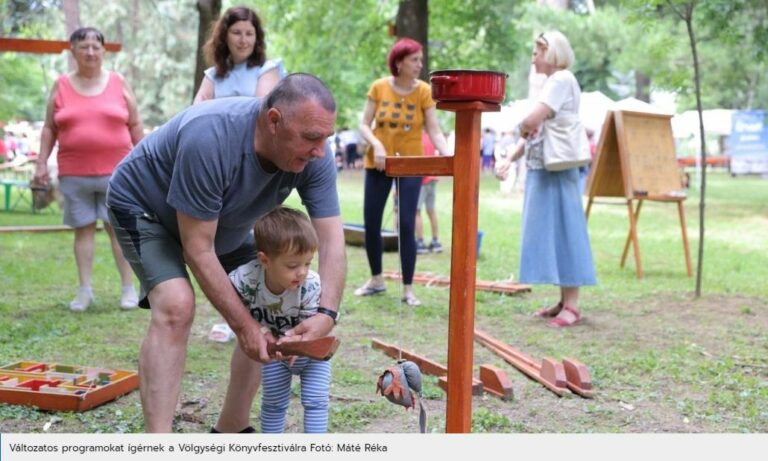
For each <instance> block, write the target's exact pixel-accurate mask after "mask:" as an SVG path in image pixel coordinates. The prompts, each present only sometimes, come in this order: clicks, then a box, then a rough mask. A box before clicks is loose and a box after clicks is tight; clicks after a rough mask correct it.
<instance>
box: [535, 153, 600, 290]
mask: <svg viewBox="0 0 768 461" xmlns="http://www.w3.org/2000/svg"><path fill="white" fill-rule="evenodd" d="M520 281H521V282H522V283H530V284H553V285H558V286H561V287H578V286H584V285H595V284H596V283H597V280H596V277H595V266H594V263H593V261H592V248H591V247H590V244H589V234H588V233H587V221H586V218H585V217H584V209H583V207H582V204H581V194H580V192H579V169H578V168H571V169H568V170H564V171H557V172H550V171H547V170H544V169H536V170H530V169H529V170H528V175H527V177H526V179H525V199H524V202H523V230H522V240H521V244H520Z"/></svg>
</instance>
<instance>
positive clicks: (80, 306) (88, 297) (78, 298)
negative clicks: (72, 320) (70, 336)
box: [69, 287, 93, 312]
mask: <svg viewBox="0 0 768 461" xmlns="http://www.w3.org/2000/svg"><path fill="white" fill-rule="evenodd" d="M91 301H93V292H92V291H91V288H90V287H80V288H78V289H77V294H76V295H75V299H73V300H72V302H71V303H69V310H71V311H74V312H83V311H84V310H86V309H88V306H90V305H91Z"/></svg>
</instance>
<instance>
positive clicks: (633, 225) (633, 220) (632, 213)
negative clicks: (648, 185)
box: [621, 199, 643, 279]
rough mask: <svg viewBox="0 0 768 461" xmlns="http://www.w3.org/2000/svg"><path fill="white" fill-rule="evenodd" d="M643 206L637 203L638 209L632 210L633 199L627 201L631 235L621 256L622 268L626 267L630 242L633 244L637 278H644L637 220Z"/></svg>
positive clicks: (640, 202)
mask: <svg viewBox="0 0 768 461" xmlns="http://www.w3.org/2000/svg"><path fill="white" fill-rule="evenodd" d="M642 206H643V201H642V200H638V201H637V208H636V209H635V210H633V209H632V199H629V200H627V209H628V211H629V235H628V236H627V241H626V243H625V244H624V253H623V254H622V256H621V267H624V263H625V262H626V259H627V252H628V250H629V242H630V241H631V242H632V249H633V251H634V255H635V269H636V272H637V278H639V279H641V278H643V263H642V261H641V260H640V243H639V242H638V240H637V218H638V217H639V216H640V208H641V207H642Z"/></svg>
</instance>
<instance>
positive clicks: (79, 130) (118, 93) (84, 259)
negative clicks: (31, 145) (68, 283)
mask: <svg viewBox="0 0 768 461" xmlns="http://www.w3.org/2000/svg"><path fill="white" fill-rule="evenodd" d="M69 42H70V45H71V51H72V55H73V56H74V58H75V62H76V63H77V70H75V71H74V72H70V73H69V74H67V75H62V76H61V77H59V78H58V80H57V81H56V83H55V85H54V87H53V90H52V91H51V95H50V97H49V99H48V107H47V110H46V115H45V125H44V126H43V131H42V133H41V139H40V153H39V155H38V158H37V165H36V170H35V178H34V182H35V184H36V185H38V186H47V185H48V183H49V177H48V166H47V164H48V157H50V155H51V151H52V150H53V147H54V145H55V144H56V143H57V141H58V154H57V160H58V169H59V188H60V190H61V193H62V195H63V196H64V224H66V225H68V226H71V227H73V228H74V229H75V244H74V250H75V261H76V263H77V272H78V277H79V281H80V286H79V288H78V290H77V293H76V295H75V298H74V299H73V300H72V302H71V303H70V304H69V307H70V309H71V310H73V311H84V310H85V309H87V308H88V306H89V305H90V304H91V302H92V301H93V299H94V296H93V292H92V290H91V273H92V268H93V252H94V237H95V234H96V221H97V220H98V219H101V220H102V222H103V223H104V229H105V230H106V232H107V234H108V235H109V238H110V241H111V243H112V254H113V255H114V257H115V262H116V263H117V268H118V270H119V272H120V279H121V282H122V295H121V299H120V307H121V308H123V309H133V308H135V307H136V306H137V305H138V297H137V295H136V291H135V290H134V287H133V279H132V271H131V267H130V266H129V264H128V262H127V261H126V260H125V258H124V257H123V253H122V251H121V250H120V246H119V245H118V243H117V241H116V240H115V236H114V233H113V232H112V227H111V226H110V225H109V218H108V216H107V209H106V205H105V198H106V193H107V184H108V182H109V178H110V176H111V175H112V170H113V169H114V168H115V166H116V165H117V164H118V163H119V162H120V160H122V158H123V157H125V156H126V155H127V154H128V152H129V151H130V150H131V148H132V147H133V145H134V144H136V143H138V142H139V140H141V138H142V137H143V135H144V128H143V126H142V123H141V118H140V117H139V113H138V109H137V107H136V98H135V96H134V94H133V91H132V90H131V88H130V86H129V85H128V84H127V82H125V80H124V79H123V77H122V76H121V75H120V74H118V73H116V72H110V71H105V70H103V69H102V60H103V57H104V36H103V35H102V34H101V32H99V31H98V30H96V29H94V28H92V27H84V28H80V29H78V30H76V31H74V32H73V33H72V35H71V36H70V38H69Z"/></svg>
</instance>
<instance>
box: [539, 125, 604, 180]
mask: <svg viewBox="0 0 768 461" xmlns="http://www.w3.org/2000/svg"><path fill="white" fill-rule="evenodd" d="M543 127H544V130H543V133H542V137H543V142H544V145H543V155H544V168H546V169H547V170H548V171H562V170H567V169H569V168H575V167H580V166H584V165H586V164H588V163H589V162H590V161H591V160H592V156H591V155H590V153H589V140H588V139H587V132H586V130H585V129H584V126H583V125H582V124H581V120H579V116H578V115H571V116H565V117H559V118H552V119H549V120H545V121H544V123H543Z"/></svg>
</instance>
